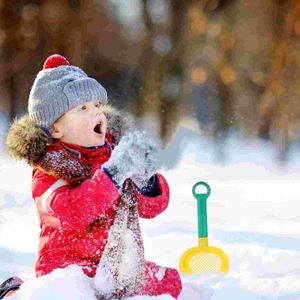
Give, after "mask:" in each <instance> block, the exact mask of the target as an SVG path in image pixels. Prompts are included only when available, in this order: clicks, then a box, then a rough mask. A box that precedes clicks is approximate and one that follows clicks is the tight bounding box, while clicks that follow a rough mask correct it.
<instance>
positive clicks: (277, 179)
mask: <svg viewBox="0 0 300 300" xmlns="http://www.w3.org/2000/svg"><path fill="white" fill-rule="evenodd" d="M181 134H184V145H182V144H178V143H179V142H178V141H179V140H180V139H179V140H178V138H177V136H176V137H175V139H174V141H176V143H175V144H174V143H173V144H172V145H170V147H169V149H168V152H166V153H165V155H166V156H165V158H166V159H164V161H165V164H161V168H160V170H159V171H160V172H161V173H162V174H163V175H164V176H165V178H166V179H167V181H168V183H169V186H170V193H171V194H170V204H169V207H168V208H167V210H166V211H165V212H163V213H162V214H161V215H159V216H157V217H156V218H155V219H149V220H146V219H140V223H141V229H142V234H143V241H144V246H145V257H146V259H147V260H149V261H155V262H156V263H157V264H159V265H162V266H170V267H176V268H178V262H179V259H180V256H181V255H182V254H183V253H184V251H185V250H187V249H189V248H191V247H194V246H196V245H197V215H196V214H197V209H196V200H195V198H193V195H192V193H191V190H192V187H193V185H194V184H195V183H196V182H197V181H200V180H203V181H206V182H207V183H209V185H210V187H211V189H212V193H211V195H210V197H209V198H208V201H207V210H208V231H209V242H210V245H212V246H216V247H218V248H220V249H222V250H223V251H224V252H225V253H226V254H227V256H228V257H229V261H230V270H229V273H228V274H227V275H226V276H217V275H210V276H207V275H201V276H191V277H188V276H182V280H183V284H184V290H183V292H182V295H181V296H180V298H179V299H180V300H199V299H211V300H224V299H225V300H226V299H246V300H248V299H249V300H250V299H251V300H261V299H278V300H286V299H299V298H300V296H299V295H300V237H299V232H300V217H299V200H298V194H299V182H300V172H299V171H300V161H299V153H297V151H296V149H294V152H292V153H291V155H290V158H291V160H290V161H289V162H288V163H287V164H285V165H280V164H278V163H277V161H276V156H277V153H276V150H275V148H273V147H272V146H271V145H269V144H265V143H262V142H257V141H255V140H253V141H248V142H245V141H243V140H242V139H241V138H240V137H232V138H229V140H227V141H226V142H224V144H221V146H219V147H218V151H216V150H215V148H214V143H213V142H212V141H211V140H209V139H207V138H205V137H203V136H199V135H198V134H196V133H194V132H190V131H188V130H186V129H182V130H181V131H180V130H179V131H178V135H181ZM220 150H222V151H221V152H222V153H221V152H220ZM220 153H221V154H220ZM226 154H227V155H226ZM222 155H224V157H225V158H226V159H225V162H222V161H220V160H218V159H219V157H220V156H222ZM167 158H169V160H168V159H167ZM171 158H173V161H175V162H176V163H177V164H176V166H175V168H170V166H171V164H170V163H169V162H170V161H171ZM0 176H1V182H0V199H1V200H0V208H1V209H0V267H1V268H0V279H2V280H4V279H6V278H8V277H9V276H12V275H16V276H19V277H20V278H22V279H23V280H24V281H25V284H28V286H29V289H30V288H31V289H33V288H35V287H37V286H43V283H44V280H46V278H43V277H41V278H40V280H39V284H38V285H36V284H33V283H32V281H31V280H33V277H34V273H33V270H34V263H35V259H36V252H37V249H38V246H37V245H38V234H39V225H38V219H37V214H36V209H35V207H34V204H33V201H32V200H31V194H30V184H31V178H30V177H31V170H30V168H29V167H27V166H26V165H25V164H24V163H15V162H12V161H11V160H9V159H8V158H7V157H6V156H5V154H2V155H1V156H0ZM72 267H74V269H72ZM69 268H70V269H71V270H69V269H68V270H67V269H65V270H55V271H54V272H52V273H51V274H50V275H52V276H53V281H52V284H47V285H45V286H43V287H42V290H43V292H44V293H45V295H43V298H42V299H46V300H47V297H48V298H49V299H50V298H51V299H60V298H59V297H60V295H63V293H64V292H65V293H68V296H66V295H63V296H61V297H62V298H61V299H68V298H69V299H75V300H76V299H81V298H78V297H80V293H83V292H84V298H82V299H93V298H92V297H93V296H92V295H89V292H88V291H87V290H89V287H90V285H91V282H90V281H89V278H87V277H81V278H80V279H79V278H78V277H79V273H78V272H77V271H76V269H75V268H76V267H75V266H70V267H69ZM68 271H70V272H71V276H65V275H66V274H65V272H68ZM50 275H49V276H50ZM77 275H78V276H77ZM55 279H59V280H58V281H59V282H58V284H56V283H55ZM78 280H81V284H78ZM25 284H24V289H23V292H24V293H25ZM54 286H55V287H56V288H57V289H58V290H59V292H58V294H59V295H55V296H53V294H51V293H55V289H54ZM59 287H60V288H61V289H60V288H59ZM66 287H67V288H66ZM78 289H79V290H78ZM31 291H32V290H31ZM73 292H74V293H73ZM36 293H38V292H36ZM61 293H62V294H61ZM70 294H71V296H70ZM76 297H77V298H76ZM89 297H90V298H89ZM148 298H149V297H148ZM152 298H155V297H152ZM24 299H26V298H24ZM31 299H35V298H31ZM36 299H38V298H36ZM131 299H147V297H134V298H131ZM159 299H172V298H171V297H170V296H167V295H164V296H162V297H160V298H159Z"/></svg>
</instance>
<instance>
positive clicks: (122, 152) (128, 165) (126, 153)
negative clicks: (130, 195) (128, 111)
mask: <svg viewBox="0 0 300 300" xmlns="http://www.w3.org/2000/svg"><path fill="white" fill-rule="evenodd" d="M157 159H158V146H157V145H156V144H155V142H154V141H153V139H152V138H151V137H150V136H149V135H148V134H147V133H146V132H139V131H134V132H132V133H129V134H128V135H126V136H124V137H123V138H122V139H121V141H120V142H119V144H118V145H117V146H116V147H115V149H114V150H113V152H112V156H111V157H110V159H109V161H107V162H106V163H104V164H103V166H102V167H103V168H106V169H110V170H114V169H117V174H113V175H114V176H115V177H116V178H115V179H116V180H117V182H120V181H123V180H124V179H126V178H129V177H130V178H132V179H133V180H134V182H135V184H136V185H137V186H138V187H140V188H141V187H143V186H144V185H145V184H146V182H147V181H148V179H149V178H150V177H151V176H152V175H153V174H155V173H156V171H157Z"/></svg>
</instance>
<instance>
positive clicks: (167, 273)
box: [143, 261, 182, 299]
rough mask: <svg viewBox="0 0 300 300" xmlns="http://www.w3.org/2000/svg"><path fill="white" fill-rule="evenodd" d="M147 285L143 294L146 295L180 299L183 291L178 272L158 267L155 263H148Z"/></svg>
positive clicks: (146, 265)
mask: <svg viewBox="0 0 300 300" xmlns="http://www.w3.org/2000/svg"><path fill="white" fill-rule="evenodd" d="M145 267H146V270H145V271H146V273H145V279H146V283H145V286H144V287H143V292H145V293H146V295H152V296H156V295H161V294H170V295H171V296H172V297H174V298H176V299H177V298H178V296H179V294H180V293H181V290H182V284H181V279H180V275H179V273H178V271H177V270H176V269H174V268H167V267H162V266H158V265H156V264H155V263H153V262H148V261H147V262H146V264H145Z"/></svg>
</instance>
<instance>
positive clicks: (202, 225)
mask: <svg viewBox="0 0 300 300" xmlns="http://www.w3.org/2000/svg"><path fill="white" fill-rule="evenodd" d="M200 185H203V186H205V187H206V188H207V192H206V193H205V194H198V193H196V188H197V187H198V186H200ZM210 193H211V189H210V186H209V185H208V184H207V183H206V182H204V181H199V182H197V183H196V184H194V186H193V195H194V197H195V198H196V199H197V208H198V237H199V238H207V237H208V230H207V212H206V200H207V198H208V197H209V195H210Z"/></svg>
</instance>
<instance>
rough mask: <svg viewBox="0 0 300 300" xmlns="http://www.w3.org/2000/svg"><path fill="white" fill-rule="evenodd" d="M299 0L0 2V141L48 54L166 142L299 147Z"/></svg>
mask: <svg viewBox="0 0 300 300" xmlns="http://www.w3.org/2000/svg"><path fill="white" fill-rule="evenodd" d="M299 49H300V1H299V0H263V1H262V0H184V1H180V0H84V1H83V0H41V1H37V0H31V1H26V0H23V1H17V0H0V103H1V107H0V114H1V115H0V119H1V121H2V122H1V136H2V137H3V136H5V134H6V131H7V128H8V126H9V122H11V121H12V120H13V118H15V117H16V116H20V115H22V114H23V113H24V112H25V111H26V109H27V100H28V94H29V90H30V88H31V85H32V83H33V80H34V77H35V76H36V74H37V72H38V71H39V70H41V68H42V65H43V62H44V60H45V58H46V57H47V56H48V55H51V54H53V53H60V54H62V55H64V56H66V57H67V58H68V60H69V61H70V62H71V64H74V65H78V66H80V67H81V68H83V69H84V70H85V71H86V72H87V73H88V74H89V76H91V77H94V78H96V79H97V80H98V81H99V82H101V83H102V84H103V85H104V86H105V88H106V89H107V90H108V93H109V97H110V101H111V104H113V105H114V106H116V107H117V108H119V109H124V110H125V111H129V112H130V113H132V114H134V115H135V116H136V117H137V119H138V120H140V122H141V124H146V125H147V126H148V127H149V128H151V129H152V131H153V132H154V133H155V134H156V136H157V137H159V139H160V140H161V142H162V145H163V146H164V147H166V145H168V144H169V143H170V142H171V141H172V140H174V139H175V140H176V139H177V140H176V141H177V142H178V138H179V139H180V136H179V137H178V135H177V136H176V132H177V130H178V128H187V129H188V131H181V134H180V135H181V137H186V136H187V132H189V133H191V132H193V133H195V134H198V135H199V133H200V135H199V138H206V139H207V138H208V139H209V140H210V141H213V143H214V145H215V149H216V153H215V154H216V155H215V156H216V159H226V153H223V152H222V145H223V143H224V142H225V141H226V139H227V138H228V136H232V135H236V136H238V137H239V138H242V139H245V140H253V139H255V140H263V141H267V142H268V143H269V144H272V145H274V146H275V147H276V149H277V152H276V153H277V154H276V155H277V159H278V161H281V162H285V161H288V160H289V150H290V149H291V147H292V148H293V149H295V150H296V151H299V148H300V143H299V141H300V134H299V127H300V124H299V120H300V105H299V104H300V98H299V94H300V85H299V77H300V76H299V75H300V68H299V67H298V66H299V63H300V51H299Z"/></svg>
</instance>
